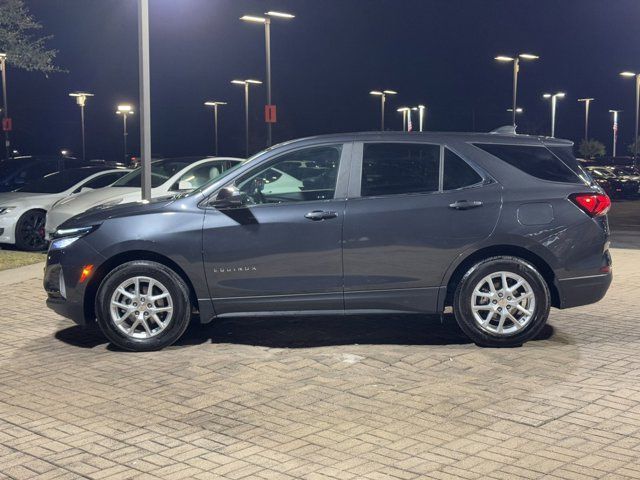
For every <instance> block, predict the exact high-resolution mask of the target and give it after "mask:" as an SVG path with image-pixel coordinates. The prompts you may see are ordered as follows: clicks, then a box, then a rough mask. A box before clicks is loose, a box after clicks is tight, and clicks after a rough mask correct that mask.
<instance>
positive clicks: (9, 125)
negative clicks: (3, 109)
mask: <svg viewBox="0 0 640 480" xmlns="http://www.w3.org/2000/svg"><path fill="white" fill-rule="evenodd" d="M11 130H13V121H12V120H11V119H10V118H3V119H2V131H3V132H10V131H11Z"/></svg>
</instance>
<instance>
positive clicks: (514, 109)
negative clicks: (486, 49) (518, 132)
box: [495, 53, 540, 127]
mask: <svg viewBox="0 0 640 480" xmlns="http://www.w3.org/2000/svg"><path fill="white" fill-rule="evenodd" d="M539 58H540V57H539V56H537V55H532V54H530V53H520V54H518V55H516V56H515V57H508V56H506V55H498V56H497V57H495V60H498V61H499V62H513V102H512V104H511V109H512V110H511V113H512V115H511V117H512V121H513V126H514V127H515V126H516V113H517V110H518V108H517V107H516V103H517V102H516V101H517V97H518V72H520V60H537V59H539Z"/></svg>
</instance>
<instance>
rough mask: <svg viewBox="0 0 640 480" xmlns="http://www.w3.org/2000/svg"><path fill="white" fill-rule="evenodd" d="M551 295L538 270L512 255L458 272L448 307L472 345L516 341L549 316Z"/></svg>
mask: <svg viewBox="0 0 640 480" xmlns="http://www.w3.org/2000/svg"><path fill="white" fill-rule="evenodd" d="M549 308H550V294H549V288H548V287H547V283H546V282H545V280H544V278H542V275H540V273H539V272H538V271H537V270H536V268H535V267H534V266H533V265H531V264H530V263H528V262H526V261H524V260H522V259H521V258H517V257H507V256H504V257H502V256H501V257H492V258H488V259H485V260H482V261H480V262H478V263H477V264H475V265H474V266H473V267H471V268H470V269H469V270H468V271H467V273H465V275H464V276H463V277H462V280H460V283H459V284H458V286H457V288H456V291H455V294H454V302H453V309H454V313H455V317H456V320H457V322H458V324H459V325H460V328H461V329H462V330H463V331H464V333H465V334H467V336H469V338H471V340H473V341H474V342H475V343H476V344H477V345H480V346H485V347H514V346H520V345H522V344H523V343H524V342H526V341H527V340H531V339H532V338H535V337H536V336H537V335H538V334H539V333H540V330H542V328H543V327H544V325H545V323H546V322H547V318H548V317H549Z"/></svg>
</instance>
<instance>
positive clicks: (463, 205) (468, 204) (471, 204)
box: [449, 200, 482, 210]
mask: <svg viewBox="0 0 640 480" xmlns="http://www.w3.org/2000/svg"><path fill="white" fill-rule="evenodd" d="M481 206H482V202H480V201H479V200H472V201H469V200H458V201H457V202H453V203H452V204H450V205H449V208H454V209H456V210H469V209H471V208H478V207H481Z"/></svg>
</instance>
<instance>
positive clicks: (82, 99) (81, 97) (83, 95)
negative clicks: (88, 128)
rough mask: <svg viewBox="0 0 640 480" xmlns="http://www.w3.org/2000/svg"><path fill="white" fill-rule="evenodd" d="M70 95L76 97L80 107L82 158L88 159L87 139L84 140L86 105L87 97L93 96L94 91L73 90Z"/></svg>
mask: <svg viewBox="0 0 640 480" xmlns="http://www.w3.org/2000/svg"><path fill="white" fill-rule="evenodd" d="M69 96H70V97H74V98H75V99H76V104H77V105H78V106H79V107H80V123H81V129H82V159H83V160H86V159H87V155H86V153H87V152H86V148H85V141H84V106H85V104H86V103H87V98H88V97H93V93H87V92H73V93H70V94H69Z"/></svg>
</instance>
